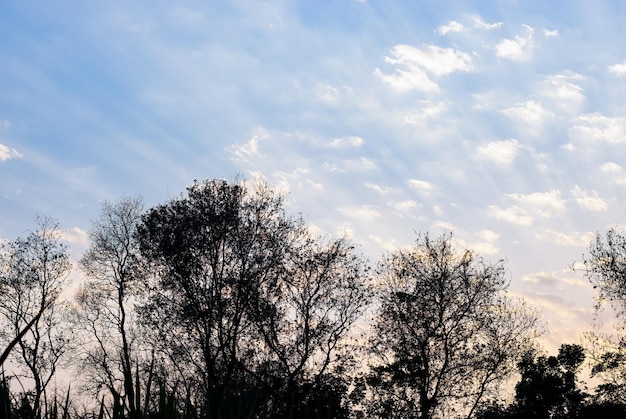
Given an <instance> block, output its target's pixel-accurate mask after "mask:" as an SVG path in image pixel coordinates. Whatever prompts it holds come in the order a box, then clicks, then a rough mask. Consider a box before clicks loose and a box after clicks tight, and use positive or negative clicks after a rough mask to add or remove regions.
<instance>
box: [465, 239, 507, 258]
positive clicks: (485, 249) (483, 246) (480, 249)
mask: <svg viewBox="0 0 626 419" xmlns="http://www.w3.org/2000/svg"><path fill="white" fill-rule="evenodd" d="M468 248H469V249H472V250H473V251H475V252H476V253H478V254H480V255H485V256H493V255H497V254H498V252H499V251H500V249H499V248H498V247H497V246H494V245H493V243H485V242H474V243H471V244H469V246H468Z"/></svg>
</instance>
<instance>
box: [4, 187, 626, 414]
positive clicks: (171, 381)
mask: <svg viewBox="0 0 626 419" xmlns="http://www.w3.org/2000/svg"><path fill="white" fill-rule="evenodd" d="M284 207H285V205H284V197H283V196H281V195H280V194H278V193H277V192H276V191H275V190H274V189H272V188H271V187H269V186H267V185H265V184H261V183H259V184H256V185H249V184H247V183H246V182H245V181H243V180H241V179H235V180H233V181H226V180H219V179H214V180H205V181H201V182H194V183H193V184H192V185H191V186H189V187H188V188H187V190H186V191H185V192H184V193H182V194H181V195H180V196H179V197H177V198H175V199H172V200H170V201H168V202H166V203H164V204H161V205H157V206H154V207H152V208H144V206H143V204H142V200H141V199H140V198H136V197H131V198H120V199H119V200H116V201H113V202H104V203H103V204H102V208H101V212H100V214H99V216H98V218H96V219H95V220H94V221H93V222H92V226H91V229H90V231H89V244H88V248H87V250H86V251H85V253H84V254H83V255H82V257H81V259H80V262H79V269H80V272H81V273H82V276H83V278H84V280H83V281H82V282H81V283H80V284H78V285H76V284H74V285H73V286H72V288H73V289H74V292H73V295H72V296H71V297H70V298H61V294H62V293H64V292H65V293H66V294H67V290H68V289H69V287H70V284H69V279H68V278H69V274H70V271H71V270H72V269H73V268H72V263H71V262H70V259H69V249H68V248H67V247H66V245H65V244H64V243H63V241H62V240H61V231H60V230H59V228H58V225H57V224H56V222H55V221H53V220H52V219H50V218H38V219H37V228H36V230H34V231H33V232H31V233H30V234H28V235H27V236H26V237H20V238H17V239H14V240H12V241H7V242H5V243H2V244H1V245H0V246H1V247H0V367H1V373H2V376H1V377H0V418H33V419H35V418H55V419H56V418H130V419H140V418H203V419H204V418H370V417H371V418H380V417H383V418H403V419H404V418H482V419H489V418H528V417H533V418H588V417H589V418H591V417H594V418H596V417H617V416H620V415H626V391H625V389H626V387H625V385H626V369H625V367H626V343H625V342H626V341H624V340H621V339H620V338H619V337H616V338H612V337H609V336H601V335H599V334H596V335H590V336H592V338H590V339H588V340H589V342H590V344H589V345H586V346H585V347H583V346H581V345H578V344H574V343H564V344H563V345H562V346H561V347H560V349H559V351H558V354H553V355H549V354H546V353H545V352H544V351H543V350H542V348H541V346H540V340H539V339H540V335H541V319H540V318H539V315H538V313H537V312H536V311H535V310H534V309H532V308H531V307H529V306H528V305H527V304H526V303H525V302H524V301H523V300H521V299H519V298H514V297H512V296H510V295H509V294H508V293H507V288H508V285H509V284H508V280H507V278H508V273H507V270H506V266H505V264H504V261H503V260H497V261H487V260H485V259H483V258H481V257H479V256H478V255H476V254H475V253H474V252H473V251H472V250H471V249H460V248H458V247H457V246H456V242H455V240H454V237H453V235H452V233H448V234H444V235H442V236H439V237H431V236H429V235H428V234H418V235H417V238H416V241H415V243H414V245H413V246H412V247H410V248H400V249H397V250H395V251H393V252H390V253H388V254H386V255H384V256H383V257H382V258H381V260H380V262H378V263H377V264H376V266H370V262H369V261H368V260H367V259H366V258H365V257H364V256H363V255H361V254H359V253H358V251H357V250H356V247H355V244H354V243H352V242H351V241H350V239H349V238H347V237H328V236H325V237H318V236H316V235H314V234H312V232H311V229H310V228H309V227H308V226H307V224H306V223H305V221H304V220H303V219H302V218H301V217H299V216H293V215H289V214H287V213H286V211H285V208H284ZM584 265H585V274H586V276H587V278H588V279H589V281H591V282H592V283H593V284H594V286H595V287H596V288H597V290H598V291H599V295H598V304H599V305H602V304H611V305H613V307H614V308H616V309H617V310H616V313H617V314H616V317H617V318H616V321H617V322H618V324H623V323H619V322H622V321H624V320H626V313H625V312H624V308H625V307H624V305H623V304H624V302H625V301H626V298H625V297H626V238H625V237H624V236H623V235H621V233H620V232H619V231H618V230H616V229H613V230H610V231H608V232H607V233H606V234H598V236H597V237H596V240H595V241H594V242H593V243H592V244H591V246H590V248H589V249H588V252H587V254H586V256H585V258H584ZM585 363H587V364H588V365H590V366H591V367H592V369H591V373H592V374H593V375H594V377H595V378H596V379H598V380H600V383H601V384H600V385H598V386H597V387H596V388H595V389H594V391H593V392H589V391H588V389H587V388H586V387H585V386H584V382H583V381H582V380H581V377H580V372H581V369H582V368H583V366H584V365H586V364H585ZM60 371H70V375H71V379H70V381H69V384H67V385H65V384H64V385H65V387H63V388H60V387H59V385H58V384H57V383H58V382H60V381H62V380H60V379H59V378H58V376H59V374H60ZM507 395H510V396H507Z"/></svg>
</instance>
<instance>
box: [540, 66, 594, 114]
mask: <svg viewBox="0 0 626 419" xmlns="http://www.w3.org/2000/svg"><path fill="white" fill-rule="evenodd" d="M584 79H585V77H584V76H583V75H581V74H578V73H573V72H564V73H561V74H555V75H551V76H548V77H546V79H545V80H544V81H543V83H541V85H540V92H539V93H540V95H541V96H543V97H545V98H547V99H548V100H549V101H550V102H552V104H553V105H554V106H555V107H557V108H559V109H561V110H564V111H566V112H567V113H569V114H578V113H580V110H581V108H582V106H583V105H584V103H585V100H586V97H585V95H584V94H583V93H582V92H583V88H582V87H580V86H579V85H577V84H576V83H574V81H577V80H584Z"/></svg>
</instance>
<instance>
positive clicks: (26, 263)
mask: <svg viewBox="0 0 626 419" xmlns="http://www.w3.org/2000/svg"><path fill="white" fill-rule="evenodd" d="M37 227H38V229H37V230H36V231H34V232H32V233H30V234H29V235H28V236H27V237H26V238H18V239H16V240H14V241H12V242H8V243H5V244H3V245H2V247H1V248H0V292H1V295H2V298H0V318H1V319H2V321H3V322H4V327H3V328H2V329H1V330H2V332H1V333H0V337H1V338H2V339H3V341H4V342H6V344H5V345H6V346H5V349H4V350H3V352H2V355H0V366H2V365H3V364H4V362H5V361H6V360H7V359H8V358H9V355H11V353H12V351H13V349H15V348H18V349H19V351H18V354H17V355H18V356H16V357H14V360H15V362H16V364H17V365H19V366H22V367H23V369H24V370H25V371H26V372H27V373H28V378H30V379H32V380H33V382H34V389H33V392H32V394H33V395H34V397H33V400H32V401H31V402H32V407H33V409H35V412H40V409H41V403H42V402H45V401H46V389H47V387H48V384H49V383H50V381H51V379H52V377H53V376H54V375H55V373H56V369H57V366H58V363H59V359H60V357H61V355H62V354H63V353H64V351H65V348H66V345H67V343H68V336H67V335H66V334H65V333H64V331H63V330H62V329H61V323H62V320H63V319H62V318H61V317H60V314H61V311H62V310H63V307H62V305H61V304H60V303H59V295H60V293H61V292H62V290H63V287H64V286H65V285H66V280H67V278H68V275H69V272H70V270H71V263H70V261H69V258H68V253H67V248H66V247H65V246H64V245H63V244H62V243H61V241H60V240H61V233H60V231H59V230H58V225H57V223H56V222H55V221H53V220H51V219H50V218H45V217H38V218H37Z"/></svg>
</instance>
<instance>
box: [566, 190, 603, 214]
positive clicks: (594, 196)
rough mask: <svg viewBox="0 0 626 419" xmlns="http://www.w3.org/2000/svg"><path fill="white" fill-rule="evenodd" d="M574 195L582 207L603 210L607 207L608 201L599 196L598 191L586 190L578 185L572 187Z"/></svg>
mask: <svg viewBox="0 0 626 419" xmlns="http://www.w3.org/2000/svg"><path fill="white" fill-rule="evenodd" d="M571 192H572V195H573V196H574V199H575V200H576V202H577V203H578V205H580V206H581V207H582V208H584V209H587V210H589V211H603V210H605V209H606V208H607V203H606V201H604V200H603V199H602V198H599V197H598V192H596V191H584V190H582V188H581V187H580V186H578V185H576V186H574V189H572V191H571Z"/></svg>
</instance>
